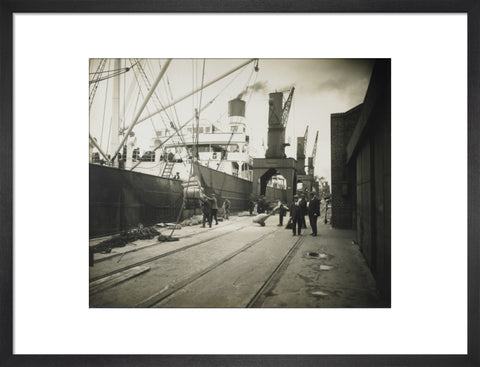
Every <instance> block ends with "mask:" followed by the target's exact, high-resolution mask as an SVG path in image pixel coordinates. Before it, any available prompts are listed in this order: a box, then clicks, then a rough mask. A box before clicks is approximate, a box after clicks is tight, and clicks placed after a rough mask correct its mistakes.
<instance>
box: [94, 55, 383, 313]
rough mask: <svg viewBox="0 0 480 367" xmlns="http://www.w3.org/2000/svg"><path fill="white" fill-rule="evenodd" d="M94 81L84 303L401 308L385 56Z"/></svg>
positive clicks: (153, 63)
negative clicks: (394, 276) (394, 258)
mask: <svg viewBox="0 0 480 367" xmlns="http://www.w3.org/2000/svg"><path fill="white" fill-rule="evenodd" d="M87 80H88V86H89V95H88V108H89V137H88V144H89V158H88V163H89V172H88V173H89V179H88V185H89V241H88V242H89V243H88V245H89V252H88V253H89V259H88V260H89V261H88V266H89V307H90V308H390V307H391V116H390V115H391V90H390V89H391V62H390V59H354V58H351V59H310V58H299V59H295V58H292V59H281V58H270V59H268V58H267V59H262V58H245V59H230V58H226V59H220V58H218V59H213V58H205V59H203V58H190V59H187V58H177V59H175V58H174V59H167V58H158V59H156V58H117V59H114V58H91V59H89V70H88V79H87V78H85V83H86V84H87ZM85 98H87V97H86V96H85ZM85 266H87V262H86V261H85Z"/></svg>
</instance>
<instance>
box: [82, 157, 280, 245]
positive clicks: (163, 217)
mask: <svg viewBox="0 0 480 367" xmlns="http://www.w3.org/2000/svg"><path fill="white" fill-rule="evenodd" d="M89 166H90V167H89V174H90V177H89V186H90V187H89V210H90V218H89V225H90V227H89V233H90V237H97V236H103V235H108V234H113V233H119V232H121V231H124V230H129V229H131V228H134V227H137V226H138V225H139V224H143V225H144V226H150V225H153V224H156V223H159V222H176V221H177V219H179V218H180V220H181V219H183V215H185V216H188V215H190V214H192V213H193V212H191V211H185V212H184V213H182V215H180V211H181V210H182V202H183V187H182V181H180V180H174V179H169V178H163V177H159V176H154V175H149V174H145V173H139V172H133V171H128V170H121V169H117V168H112V167H107V166H100V165H95V164H90V165H89ZM194 170H195V174H196V175H197V176H198V177H199V179H200V182H201V184H202V187H203V188H204V189H205V192H206V194H207V195H210V194H212V193H215V195H216V197H217V202H218V206H219V208H221V205H222V203H223V201H224V200H225V199H229V200H230V202H231V209H230V211H231V212H240V211H246V210H248V209H249V202H250V199H251V194H252V186H253V185H252V182H251V181H248V180H245V179H242V178H238V177H235V176H231V175H228V174H226V173H223V172H220V171H217V170H214V169H211V168H208V167H204V166H201V165H195V166H194ZM265 196H266V199H267V200H269V201H273V200H282V201H283V202H285V200H286V191H285V190H282V189H278V188H272V187H267V190H266V195H265Z"/></svg>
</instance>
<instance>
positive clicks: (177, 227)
mask: <svg viewBox="0 0 480 367" xmlns="http://www.w3.org/2000/svg"><path fill="white" fill-rule="evenodd" d="M167 229H182V225H181V224H175V223H167Z"/></svg>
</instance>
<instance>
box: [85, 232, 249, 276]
mask: <svg viewBox="0 0 480 367" xmlns="http://www.w3.org/2000/svg"><path fill="white" fill-rule="evenodd" d="M246 227H248V225H245V226H242V227H240V228H239V229H238V230H241V229H243V228H246ZM228 234H229V232H227V233H219V234H217V235H215V236H213V237H210V238H207V239H204V240H200V241H196V242H194V243H192V244H189V245H186V246H182V247H180V248H177V249H175V250H171V251H168V252H165V253H161V254H159V255H156V256H152V257H149V258H146V259H144V260H141V261H137V262H134V263H132V264H129V265H126V266H123V267H120V268H117V269H115V270H112V271H110V272H108V273H105V274H102V275H99V276H96V277H92V278H91V279H90V284H92V283H94V282H98V281H99V280H101V279H104V278H107V277H109V276H112V275H115V274H118V273H121V272H124V271H126V270H129V269H132V268H134V267H137V266H141V265H145V264H148V263H149V262H152V261H155V260H158V259H161V258H164V257H167V256H170V255H173V254H176V253H177V252H181V251H185V250H188V249H189V248H192V247H195V246H199V245H202V244H205V243H207V242H209V241H213V240H215V239H217V238H220V237H223V236H226V235H228ZM160 244H161V243H160V242H156V243H153V244H151V245H148V246H144V247H142V248H139V249H134V250H132V251H129V252H128V253H130V252H139V251H145V250H148V249H149V248H151V247H152V246H158V245H160ZM123 256H125V254H117V255H114V256H111V257H110V258H104V259H102V262H103V261H107V260H114V259H115V258H117V257H120V258H123Z"/></svg>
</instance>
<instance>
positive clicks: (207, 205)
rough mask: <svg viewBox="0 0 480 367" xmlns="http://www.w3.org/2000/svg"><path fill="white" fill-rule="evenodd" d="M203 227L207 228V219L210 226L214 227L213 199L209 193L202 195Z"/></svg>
mask: <svg viewBox="0 0 480 367" xmlns="http://www.w3.org/2000/svg"><path fill="white" fill-rule="evenodd" d="M201 201H202V212H203V218H202V228H205V221H207V222H208V226H209V227H210V228H212V199H211V198H209V197H208V196H207V195H202V197H201Z"/></svg>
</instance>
